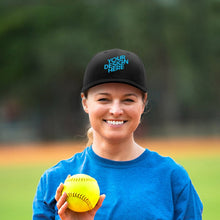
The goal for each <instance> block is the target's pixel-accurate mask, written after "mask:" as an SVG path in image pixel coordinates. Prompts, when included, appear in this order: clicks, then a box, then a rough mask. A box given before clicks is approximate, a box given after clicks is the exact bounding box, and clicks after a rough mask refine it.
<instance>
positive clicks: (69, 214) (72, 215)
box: [55, 183, 105, 220]
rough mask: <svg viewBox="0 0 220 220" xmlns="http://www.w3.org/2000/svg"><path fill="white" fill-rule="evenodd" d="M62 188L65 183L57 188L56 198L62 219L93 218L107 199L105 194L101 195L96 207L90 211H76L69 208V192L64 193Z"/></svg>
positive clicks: (91, 219)
mask: <svg viewBox="0 0 220 220" xmlns="http://www.w3.org/2000/svg"><path fill="white" fill-rule="evenodd" d="M62 190H63V184H62V183H61V184H60V185H59V187H58V188H57V191H56V196H55V199H56V201H57V208H58V214H59V216H60V218H61V219H62V220H78V219H79V220H80V219H83V220H93V219H94V217H95V214H96V212H97V211H98V209H99V208H100V207H101V206H102V203H103V201H104V199H105V195H101V196H100V198H99V201H98V203H97V204H96V206H95V207H94V209H92V210H90V211H88V212H74V211H72V210H70V209H69V208H68V203H67V201H66V199H67V194H66V193H65V192H64V193H63V194H62Z"/></svg>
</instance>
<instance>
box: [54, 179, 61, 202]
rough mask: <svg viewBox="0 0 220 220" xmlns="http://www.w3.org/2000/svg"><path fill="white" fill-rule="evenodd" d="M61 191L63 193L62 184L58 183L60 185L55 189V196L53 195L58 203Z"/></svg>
mask: <svg viewBox="0 0 220 220" xmlns="http://www.w3.org/2000/svg"><path fill="white" fill-rule="evenodd" d="M62 191H63V183H60V185H59V186H58V188H57V191H56V195H55V199H56V201H57V202H58V200H59V199H60V197H61V195H62Z"/></svg>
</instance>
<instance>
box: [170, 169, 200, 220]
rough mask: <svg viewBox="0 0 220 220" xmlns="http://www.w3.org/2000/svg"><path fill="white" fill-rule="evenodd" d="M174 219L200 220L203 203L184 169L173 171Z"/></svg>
mask: <svg viewBox="0 0 220 220" xmlns="http://www.w3.org/2000/svg"><path fill="white" fill-rule="evenodd" d="M172 184H173V199H174V220H201V219H202V211H203V205H202V202H201V200H200V198H199V196H198V194H197V192H196V190H195V188H194V186H193V184H192V182H191V180H190V178H189V175H188V174H187V172H186V171H185V169H184V168H183V167H181V166H179V167H178V169H176V170H175V171H174V172H173V176H172Z"/></svg>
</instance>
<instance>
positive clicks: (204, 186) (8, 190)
mask: <svg viewBox="0 0 220 220" xmlns="http://www.w3.org/2000/svg"><path fill="white" fill-rule="evenodd" d="M139 143H140V144H141V145H142V146H145V147H146V148H148V149H150V150H153V151H157V152H158V153H160V154H161V155H164V156H170V157H172V158H173V159H175V160H176V161H177V162H178V163H180V164H182V165H183V166H184V167H185V168H186V170H187V171H188V173H189V175H190V177H191V179H192V182H193V184H194V186H195V187H196V189H197V191H198V193H199V195H200V198H201V200H202V202H203V205H204V212H203V219H204V220H217V219H220V211H219V207H220V191H219V187H220V138H218V137H209V138H172V139H168V138H158V139H148V140H140V141H139ZM84 147H85V145H84V143H77V142H56V143H25V144H0V173H1V176H0V198H1V199H0V219H1V220H11V219H16V220H28V219H31V218H32V217H31V216H32V201H33V197H34V194H35V191H36V187H37V184H38V181H39V179H40V176H41V175H42V173H43V172H44V170H46V169H47V168H49V167H51V166H53V165H54V164H56V163H57V162H58V161H60V160H62V159H66V158H69V157H71V156H72V155H73V154H74V153H76V152H80V151H82V150H83V148H84Z"/></svg>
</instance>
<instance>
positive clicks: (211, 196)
mask: <svg viewBox="0 0 220 220" xmlns="http://www.w3.org/2000/svg"><path fill="white" fill-rule="evenodd" d="M177 162H179V163H180V164H182V165H183V166H184V167H185V168H186V170H187V171H188V173H189V175H190V177H191V179H192V182H193V185H194V186H195V188H196V190H197V192H198V194H199V196H200V198H201V200H202V203H203V206H204V210H203V219H204V220H216V219H220V211H219V207H220V191H219V187H220V156H216V157H207V158H182V159H177Z"/></svg>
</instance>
